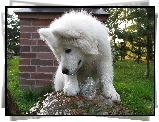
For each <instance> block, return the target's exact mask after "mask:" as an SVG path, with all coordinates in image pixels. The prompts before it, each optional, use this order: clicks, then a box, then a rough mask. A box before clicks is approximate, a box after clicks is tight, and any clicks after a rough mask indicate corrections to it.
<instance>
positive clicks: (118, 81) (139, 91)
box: [7, 57, 154, 115]
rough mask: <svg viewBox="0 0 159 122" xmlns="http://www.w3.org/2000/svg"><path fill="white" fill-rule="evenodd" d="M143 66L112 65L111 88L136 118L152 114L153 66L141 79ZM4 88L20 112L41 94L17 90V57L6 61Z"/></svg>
mask: <svg viewBox="0 0 159 122" xmlns="http://www.w3.org/2000/svg"><path fill="white" fill-rule="evenodd" d="M145 71H146V63H140V64H137V63H136V62H133V61H123V62H120V61H118V62H116V63H115V64H114V85H115V88H116V90H117V92H118V93H119V94H120V96H121V101H122V104H124V105H126V106H128V107H129V109H132V110H133V111H134V112H135V113H136V114H137V115H153V114H154V64H153V63H151V75H150V77H149V78H148V79H147V78H145V76H144V72H145ZM7 87H8V88H9V90H10V91H11V93H12V94H13V95H14V97H15V99H16V101H17V103H18V106H19V109H20V111H21V112H26V111H28V110H29V109H30V107H32V106H33V104H34V103H36V102H37V101H38V98H39V97H40V96H42V95H43V94H45V93H46V92H51V91H52V89H51V88H48V89H47V90H45V91H42V92H41V93H35V92H32V91H20V90H19V57H14V59H10V60H7Z"/></svg>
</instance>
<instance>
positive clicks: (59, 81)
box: [54, 64, 64, 91]
mask: <svg viewBox="0 0 159 122" xmlns="http://www.w3.org/2000/svg"><path fill="white" fill-rule="evenodd" d="M54 84H55V91H60V90H63V87H64V75H63V74H62V70H61V64H59V67H58V69H57V71H56V75H55V80H54Z"/></svg>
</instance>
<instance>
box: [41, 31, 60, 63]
mask: <svg viewBox="0 0 159 122" xmlns="http://www.w3.org/2000/svg"><path fill="white" fill-rule="evenodd" d="M38 33H39V34H40V37H41V38H42V39H44V40H45V41H46V43H47V45H48V46H49V47H50V49H51V50H52V52H53V53H54V55H55V57H56V58H57V60H58V61H60V57H59V54H58V42H57V39H56V38H55V36H54V35H53V34H52V33H51V30H50V28H41V29H39V30H38Z"/></svg>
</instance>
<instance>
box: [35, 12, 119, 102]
mask: <svg viewBox="0 0 159 122" xmlns="http://www.w3.org/2000/svg"><path fill="white" fill-rule="evenodd" d="M38 32H39V34H40V36H41V38H43V39H44V40H46V42H47V43H48V46H49V47H50V48H51V50H52V51H53V53H54V55H55V57H56V58H57V60H58V62H59V67H58V70H57V72H56V76H55V81H54V84H55V90H56V91H59V90H64V93H65V94H66V95H68V96H74V95H77V93H79V91H80V88H79V82H84V81H85V80H86V79H87V78H88V77H92V78H93V79H94V80H95V81H101V83H102V84H103V93H104V95H105V96H106V97H107V98H110V99H112V100H113V101H114V102H120V95H119V94H118V93H117V92H116V90H115V88H114V86H113V67H112V56H111V47H110V42H109V40H108V31H107V28H106V27H105V26H104V25H103V24H102V23H101V22H100V21H98V20H97V19H96V18H94V17H92V16H91V15H90V14H88V13H87V12H85V11H81V12H75V11H72V12H69V13H65V14H64V15H63V16H62V17H60V18H59V19H56V20H54V21H53V22H52V23H51V25H50V27H49V28H42V29H39V30H38Z"/></svg>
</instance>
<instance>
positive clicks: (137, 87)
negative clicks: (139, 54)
mask: <svg viewBox="0 0 159 122" xmlns="http://www.w3.org/2000/svg"><path fill="white" fill-rule="evenodd" d="M114 69H115V72H114V84H115V88H116V90H117V91H118V93H119V94H120V96H121V100H122V104H124V105H126V106H128V107H129V108H130V109H132V110H133V111H134V112H135V113H136V114H137V115H153V114H154V82H155V80H154V63H151V74H150V77H149V78H146V77H145V75H144V73H145V71H146V63H145V62H143V63H140V64H137V63H136V62H132V61H123V62H120V61H118V62H117V63H115V65H114Z"/></svg>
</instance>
